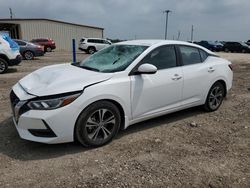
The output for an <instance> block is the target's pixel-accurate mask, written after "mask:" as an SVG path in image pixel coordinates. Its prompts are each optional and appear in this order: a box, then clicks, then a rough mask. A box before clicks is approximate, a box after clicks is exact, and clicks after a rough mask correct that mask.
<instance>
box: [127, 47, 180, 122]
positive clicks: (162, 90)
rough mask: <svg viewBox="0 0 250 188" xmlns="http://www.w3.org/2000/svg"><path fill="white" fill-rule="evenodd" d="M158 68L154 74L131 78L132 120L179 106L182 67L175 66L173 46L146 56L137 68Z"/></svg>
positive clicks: (158, 49) (160, 48) (175, 59)
mask: <svg viewBox="0 0 250 188" xmlns="http://www.w3.org/2000/svg"><path fill="white" fill-rule="evenodd" d="M144 63H149V64H152V65H154V66H156V67H157V69H158V70H157V72H156V73H155V74H141V75H132V76H131V102H132V104H131V105H132V115H133V118H134V119H136V118H141V117H142V118H143V117H144V116H148V115H154V114H157V113H161V112H164V111H166V110H169V109H174V108H177V107H179V106H180V101H181V99H182V87H183V75H182V67H179V66H177V58H176V50H175V47H174V46H169V45H167V46H162V47H159V48H157V49H155V50H153V51H152V52H151V53H149V54H148V55H147V56H146V57H145V58H144V59H143V60H142V62H141V63H140V64H144Z"/></svg>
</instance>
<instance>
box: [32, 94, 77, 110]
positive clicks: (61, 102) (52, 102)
mask: <svg viewBox="0 0 250 188" xmlns="http://www.w3.org/2000/svg"><path fill="white" fill-rule="evenodd" d="M80 95H81V93H78V94H74V95H68V96H65V97H60V98H54V99H46V100H37V101H30V102H29V103H28V106H29V107H30V109H32V110H53V109H56V108H60V107H63V106H66V105H68V104H70V103H72V102H73V101H74V100H75V99H76V98H78V97H79V96H80Z"/></svg>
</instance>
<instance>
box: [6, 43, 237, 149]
mask: <svg viewBox="0 0 250 188" xmlns="http://www.w3.org/2000/svg"><path fill="white" fill-rule="evenodd" d="M232 79H233V72H232V64H231V63H230V62H229V61H227V60H225V59H222V58H220V57H218V56H217V55H215V54H214V53H213V52H211V51H209V50H207V49H205V48H203V47H201V46H198V45H195V44H190V43H186V42H179V41H165V40H140V41H138V40H137V41H127V42H122V43H118V44H115V45H111V46H110V47H107V48H105V49H103V50H101V51H99V52H97V53H95V54H94V55H92V56H90V57H88V58H87V59H85V60H83V61H82V62H81V63H79V64H60V65H53V66H48V67H44V68H41V69H39V70H37V71H35V72H33V73H31V74H29V75H27V76H26V77H24V78H22V79H21V80H20V81H19V82H18V83H17V84H16V85H14V86H13V89H12V91H11V94H10V100H11V106H12V109H13V114H14V116H13V121H14V123H15V126H16V128H17V131H18V133H19V135H20V137H21V138H23V139H27V140H31V141H36V142H42V143H64V142H72V141H74V140H78V141H79V142H80V143H81V144H83V145H84V146H92V147H96V146H101V145H103V144H106V143H108V142H109V141H111V140H112V138H114V136H115V135H116V134H117V132H118V131H119V129H126V128H127V127H128V126H130V125H132V124H135V123H138V122H141V121H144V120H147V119H151V118H155V117H157V116H161V115H164V114H168V113H172V112H175V111H179V110H182V109H186V108H190V107H193V106H200V105H202V106H203V107H204V109H205V110H206V111H215V110H217V109H218V108H219V107H220V105H221V103H222V101H223V98H224V97H225V96H226V94H227V92H228V90H229V89H230V88H231V87H232Z"/></svg>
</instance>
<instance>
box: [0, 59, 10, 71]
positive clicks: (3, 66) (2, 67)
mask: <svg viewBox="0 0 250 188" xmlns="http://www.w3.org/2000/svg"><path fill="white" fill-rule="evenodd" d="M7 69H8V63H7V62H6V61H5V60H4V59H2V58H0V74H3V73H5V72H6V70H7Z"/></svg>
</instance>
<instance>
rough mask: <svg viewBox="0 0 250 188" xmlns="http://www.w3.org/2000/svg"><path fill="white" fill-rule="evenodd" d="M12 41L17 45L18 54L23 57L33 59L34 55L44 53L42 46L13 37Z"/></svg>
mask: <svg viewBox="0 0 250 188" xmlns="http://www.w3.org/2000/svg"><path fill="white" fill-rule="evenodd" d="M14 41H15V42H16V43H17V44H18V45H19V47H20V54H21V55H22V56H23V58H24V59H27V60H31V59H34V57H38V56H43V55H44V49H43V46H40V45H37V44H33V43H31V42H27V41H24V40H18V39H14Z"/></svg>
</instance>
